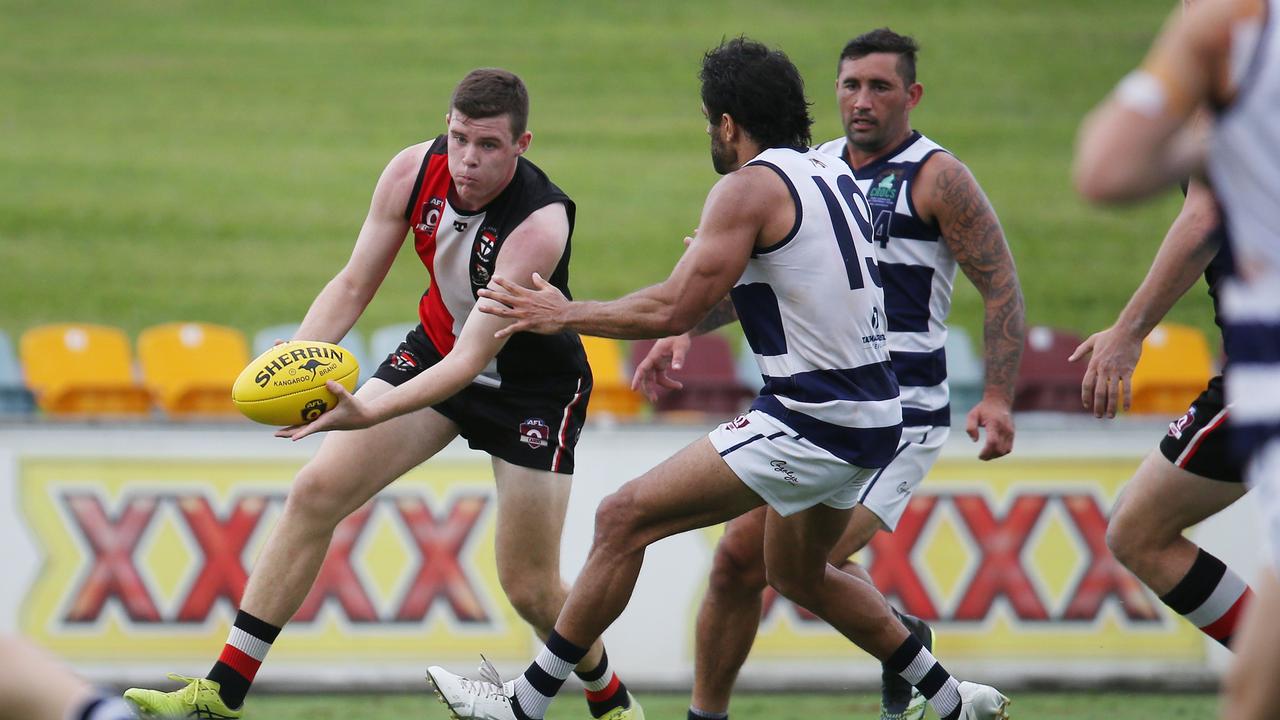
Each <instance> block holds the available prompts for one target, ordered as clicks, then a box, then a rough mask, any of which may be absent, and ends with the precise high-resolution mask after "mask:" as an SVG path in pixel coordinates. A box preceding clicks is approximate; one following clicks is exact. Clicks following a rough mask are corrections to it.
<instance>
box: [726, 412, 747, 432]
mask: <svg viewBox="0 0 1280 720" xmlns="http://www.w3.org/2000/svg"><path fill="white" fill-rule="evenodd" d="M750 424H751V421H750V420H749V419H747V416H746V415H739V416H738V417H736V418H734V419H732V420H730V421H729V422H727V423H725V426H724V429H725V430H741V429H742V428H744V427H746V426H748V425H750Z"/></svg>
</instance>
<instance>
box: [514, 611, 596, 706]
mask: <svg viewBox="0 0 1280 720" xmlns="http://www.w3.org/2000/svg"><path fill="white" fill-rule="evenodd" d="M586 654H587V649H586V648H580V647H578V646H577V645H574V644H573V643H571V642H569V641H568V640H565V639H564V638H563V637H561V636H560V634H559V633H557V632H556V631H554V630H552V631H551V636H550V637H548V638H547V644H546V645H544V646H542V652H540V653H538V657H537V658H536V659H535V660H534V661H533V664H532V665H530V666H529V668H528V669H527V670H525V671H524V674H523V675H521V676H520V677H518V678H516V684H515V691H516V697H515V700H516V701H515V704H514V705H515V707H514V708H513V709H514V710H515V711H516V717H518V718H521V720H542V717H543V716H544V715H546V714H547V707H548V706H549V705H551V701H552V699H554V698H555V696H556V694H557V693H559V692H560V688H561V687H562V686H563V685H564V681H565V680H567V679H568V677H569V673H571V672H573V667H574V666H575V665H577V664H578V663H579V662H581V661H582V658H583V656H585V655H586Z"/></svg>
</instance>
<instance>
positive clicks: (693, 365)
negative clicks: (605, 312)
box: [631, 333, 755, 418]
mask: <svg viewBox="0 0 1280 720" xmlns="http://www.w3.org/2000/svg"><path fill="white" fill-rule="evenodd" d="M653 343H654V341H652V340H641V341H639V342H636V343H633V344H632V345H631V365H632V367H634V366H635V365H637V364H639V362H640V361H641V360H643V359H644V357H645V355H648V354H649V349H650V348H652V347H653ZM672 376H673V377H674V378H676V379H677V380H679V381H680V382H682V383H684V388H683V389H681V390H672V391H668V392H665V393H662V394H660V395H658V402H657V403H656V404H655V405H654V409H655V410H657V411H658V412H662V413H673V412H675V413H690V412H692V413H708V414H712V415H717V416H720V417H726V418H727V417H731V416H734V415H737V414H738V413H740V412H742V410H744V409H745V408H746V407H747V405H748V404H749V403H750V402H751V398H753V397H754V396H755V393H754V392H752V391H751V389H750V388H748V387H747V386H745V385H743V384H742V381H741V380H739V379H738V374H737V369H736V367H735V362H734V357H733V349H732V348H731V347H730V346H729V341H728V339H726V338H725V337H724V336H723V335H720V334H718V333H708V334H706V335H697V336H695V337H694V338H693V345H691V346H690V348H689V354H688V355H687V356H686V357H685V362H684V368H683V369H682V370H679V371H677V372H674V373H672Z"/></svg>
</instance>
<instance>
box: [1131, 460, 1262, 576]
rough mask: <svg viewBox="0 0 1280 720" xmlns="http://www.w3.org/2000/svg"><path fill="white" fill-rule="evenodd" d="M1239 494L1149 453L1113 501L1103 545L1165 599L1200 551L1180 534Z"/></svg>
mask: <svg viewBox="0 0 1280 720" xmlns="http://www.w3.org/2000/svg"><path fill="white" fill-rule="evenodd" d="M1244 493H1245V487H1244V485H1243V484H1238V483H1227V482H1219V481H1217V480H1210V479H1208V478H1203V477H1200V476H1199V475H1195V474H1193V473H1189V472H1187V471H1186V470H1183V469H1182V468H1179V467H1177V466H1176V465H1174V464H1173V463H1170V462H1169V460H1168V459H1167V458H1165V457H1164V456H1163V455H1161V454H1160V453H1159V452H1158V451H1157V452H1152V453H1151V454H1149V455H1148V456H1147V458H1146V459H1145V460H1143V462H1142V465H1141V466H1139V467H1138V471H1137V472H1136V473H1134V476H1133V479H1132V480H1130V481H1129V483H1128V485H1126V486H1125V489H1124V492H1123V493H1122V494H1121V496H1120V499H1119V500H1117V501H1116V507H1115V509H1114V510H1113V511H1112V515H1111V522H1110V523H1109V524H1108V526H1107V546H1108V547H1109V548H1111V552H1112V553H1113V554H1115V556H1116V559H1117V560H1119V561H1120V562H1121V563H1123V564H1124V566H1125V567H1127V568H1129V570H1130V572H1132V573H1133V574H1134V575H1137V576H1138V579H1139V580H1141V581H1142V582H1143V583H1145V584H1146V585H1147V587H1149V588H1151V589H1152V590H1153V591H1154V592H1155V593H1156V594H1157V595H1164V594H1165V593H1168V592H1169V591H1170V590H1172V589H1173V588H1174V586H1175V585H1177V584H1178V582H1179V581H1180V580H1182V578H1184V577H1186V575H1187V572H1188V571H1189V570H1190V569H1191V565H1192V563H1193V562H1195V559H1196V555H1197V553H1199V551H1200V548H1199V546H1197V545H1196V544H1195V543H1193V542H1191V541H1190V540H1188V539H1187V538H1185V537H1183V535H1182V532H1183V531H1184V530H1186V529H1187V528H1189V527H1192V526H1193V525H1195V524H1197V523H1199V522H1201V521H1202V520H1204V519H1205V518H1208V517H1211V516H1213V515H1215V514H1217V513H1218V512H1221V511H1222V510H1223V509H1224V508H1226V507H1227V506H1228V505H1231V504H1232V503H1234V502H1235V501H1236V500H1239V499H1240V497H1241V496H1242V495H1244Z"/></svg>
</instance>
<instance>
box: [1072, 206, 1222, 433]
mask: <svg viewBox="0 0 1280 720" xmlns="http://www.w3.org/2000/svg"><path fill="white" fill-rule="evenodd" d="M1217 220H1218V208H1217V204H1216V203H1215V202H1214V200H1213V195H1212V194H1211V193H1210V192H1209V189H1208V188H1206V187H1205V186H1203V185H1201V184H1200V183H1197V182H1193V183H1191V185H1190V186H1189V187H1188V188H1187V199H1186V200H1185V201H1184V202H1183V203H1182V211H1181V212H1179V213H1178V217H1177V218H1176V219H1175V220H1174V221H1173V224H1172V225H1170V226H1169V232H1168V233H1167V234H1166V235H1165V238H1164V242H1162V243H1161V244H1160V249H1159V250H1158V251H1157V252H1156V257H1155V260H1154V261H1153V262H1152V263H1151V269H1150V270H1148V271H1147V277H1146V278H1145V279H1143V281H1142V284H1141V285H1139V286H1138V289H1137V290H1136V291H1135V292H1134V293H1133V297H1131V298H1129V302H1128V303H1127V304H1126V305H1125V306H1124V310H1122V311H1120V316H1119V317H1118V318H1116V322H1115V324H1114V325H1112V326H1111V327H1109V328H1107V329H1106V330H1102V331H1101V332H1096V333H1094V334H1092V335H1090V336H1089V337H1088V338H1087V339H1085V341H1084V342H1083V343H1081V344H1080V347H1078V348H1076V350H1075V352H1073V353H1071V357H1070V360H1071V361H1072V362H1076V361H1079V360H1081V359H1083V358H1089V365H1088V367H1087V368H1086V369H1085V373H1084V381H1083V382H1082V383H1081V384H1080V401H1081V402H1082V403H1084V406H1085V407H1086V408H1088V409H1089V410H1090V411H1092V412H1093V414H1094V417H1104V416H1105V417H1110V418H1113V417H1115V416H1116V412H1117V410H1118V409H1120V408H1123V409H1125V410H1128V409H1129V405H1130V403H1131V401H1132V400H1133V394H1132V390H1131V388H1130V382H1129V381H1130V379H1131V378H1132V377H1133V370H1134V368H1136V367H1137V366H1138V359H1139V358H1140V357H1141V356H1142V341H1143V339H1144V338H1146V337H1147V335H1148V334H1150V332H1151V330H1152V329H1153V328H1155V326H1156V323H1159V322H1160V321H1161V320H1163V319H1164V316H1165V315H1166V314H1168V312H1169V309H1170V308H1172V307H1173V304H1174V303H1176V302H1177V301H1178V298H1181V297H1182V296H1183V295H1185V294H1186V292H1187V290H1189V289H1190V288H1191V286H1192V285H1194V284H1195V282H1196V280H1197V279H1199V277H1200V276H1201V275H1202V274H1204V271H1205V268H1207V267H1208V266H1209V262H1210V261H1212V260H1213V256H1214V254H1215V253H1217V252H1218V246H1219V243H1220V242H1221V239H1220V238H1219V237H1217V236H1216V235H1215V234H1214V233H1212V232H1211V231H1212V230H1213V227H1214V225H1215V224H1216V223H1217Z"/></svg>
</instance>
